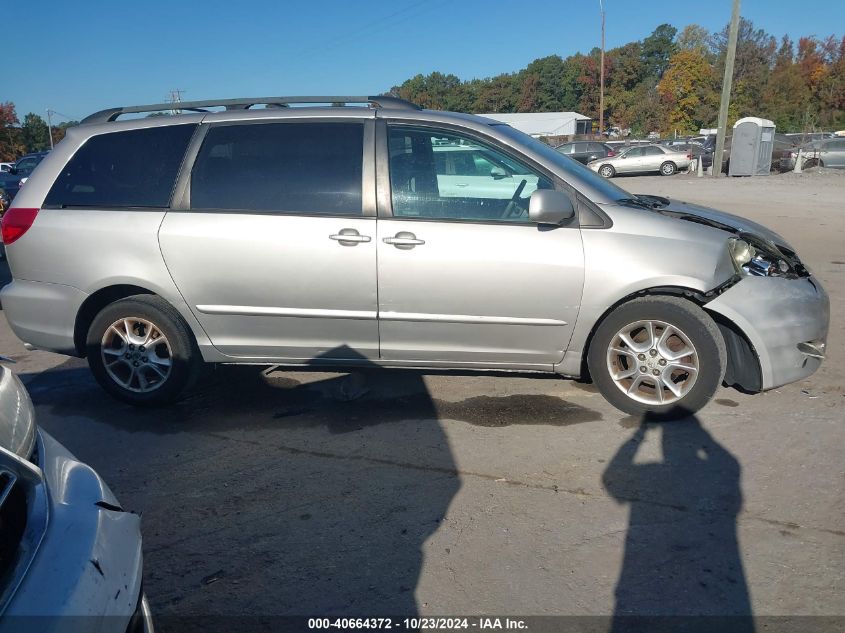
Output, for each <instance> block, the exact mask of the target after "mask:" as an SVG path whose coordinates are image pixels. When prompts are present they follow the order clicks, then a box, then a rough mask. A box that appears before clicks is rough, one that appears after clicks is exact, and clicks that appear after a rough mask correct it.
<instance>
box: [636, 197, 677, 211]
mask: <svg viewBox="0 0 845 633" xmlns="http://www.w3.org/2000/svg"><path fill="white" fill-rule="evenodd" d="M636 197H637V199H638V200H641V201H642V202H644V203H645V204H647V205H648V206H649V207H650V208H652V209H662V208H663V207H668V206H669V198H664V197H663V196H652V195H650V194H645V193H639V194H637V196H636Z"/></svg>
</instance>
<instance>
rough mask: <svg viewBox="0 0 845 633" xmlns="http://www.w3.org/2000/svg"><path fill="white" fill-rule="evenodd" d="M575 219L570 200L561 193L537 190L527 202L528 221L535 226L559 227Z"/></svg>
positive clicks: (573, 208)
mask: <svg viewBox="0 0 845 633" xmlns="http://www.w3.org/2000/svg"><path fill="white" fill-rule="evenodd" d="M574 217H575V207H573V206H572V200H570V199H569V196H568V195H566V194H565V193H563V192H562V191H554V190H553V189H538V190H537V191H535V192H534V193H532V194H531V199H530V200H529V201H528V219H529V220H531V221H532V222H536V223H537V224H554V225H560V224H563V223H564V222H566V221H568V220H571V219H572V218H574Z"/></svg>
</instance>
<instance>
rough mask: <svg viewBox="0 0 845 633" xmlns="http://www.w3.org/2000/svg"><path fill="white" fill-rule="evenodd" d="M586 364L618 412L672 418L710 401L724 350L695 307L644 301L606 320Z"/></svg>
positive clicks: (626, 306) (634, 302)
mask: <svg viewBox="0 0 845 633" xmlns="http://www.w3.org/2000/svg"><path fill="white" fill-rule="evenodd" d="M648 324H651V325H650V326H649V325H648ZM626 340H627V341H628V342H625V341H626ZM685 352H687V353H685ZM587 363H588V366H589V369H590V375H591V376H592V379H593V382H594V383H595V384H596V386H597V387H598V388H599V391H601V393H602V395H603V396H604V397H605V398H606V399H607V401H608V402H610V404H612V405H613V406H614V407H616V408H617V409H619V410H620V411H623V412H625V413H628V414H631V415H644V414H646V413H648V414H652V415H653V416H656V417H659V418H664V419H672V418H679V417H684V416H687V415H689V414H691V413H694V412H696V411H698V410H699V409H700V408H701V407H703V406H704V405H705V404H707V403H708V402H709V401H710V398H712V397H713V394H714V393H715V392H716V389H718V387H719V385H720V384H721V383H722V380H723V379H724V376H725V369H726V367H727V351H726V349H725V341H724V339H723V338H722V334H721V333H720V332H719V328H718V327H717V326H716V323H715V322H714V321H713V319H712V318H710V316H709V315H708V314H707V313H706V312H704V310H702V309H701V308H699V307H698V306H697V305H695V304H694V303H691V302H690V301H687V300H686V299H681V298H678V297H643V298H639V299H634V300H632V301H629V302H628V303H625V304H623V305H621V306H619V307H618V308H616V309H615V310H614V311H613V312H611V313H610V314H609V315H607V317H605V319H604V320H603V321H602V322H601V324H600V325H599V327H598V329H597V330H596V333H595V335H594V336H593V340H592V342H591V344H590V349H589V352H588V355H587Z"/></svg>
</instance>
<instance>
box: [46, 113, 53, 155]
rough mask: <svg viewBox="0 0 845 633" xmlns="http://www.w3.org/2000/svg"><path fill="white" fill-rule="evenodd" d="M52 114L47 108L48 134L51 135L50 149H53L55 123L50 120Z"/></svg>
mask: <svg viewBox="0 0 845 633" xmlns="http://www.w3.org/2000/svg"><path fill="white" fill-rule="evenodd" d="M51 114H52V112H51V111H50V108H47V134H49V135H50V149H53V121H52V120H51V119H50V115H51Z"/></svg>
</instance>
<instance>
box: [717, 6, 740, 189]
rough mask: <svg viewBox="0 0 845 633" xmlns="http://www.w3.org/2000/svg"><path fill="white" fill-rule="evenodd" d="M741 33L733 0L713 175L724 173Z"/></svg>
mask: <svg viewBox="0 0 845 633" xmlns="http://www.w3.org/2000/svg"><path fill="white" fill-rule="evenodd" d="M738 33H739V0H733V12H732V13H731V26H730V30H729V31H728V52H727V56H726V57H725V77H724V79H723V80H722V100H721V102H720V103H719V129H718V131H717V132H716V152H715V153H714V154H713V177H714V178H718V177H719V176H721V175H722V155H723V154H724V152H725V135H726V134H727V128H728V104H729V103H730V101H731V82H732V81H733V76H734V59H735V58H736V38H737V34H738Z"/></svg>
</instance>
